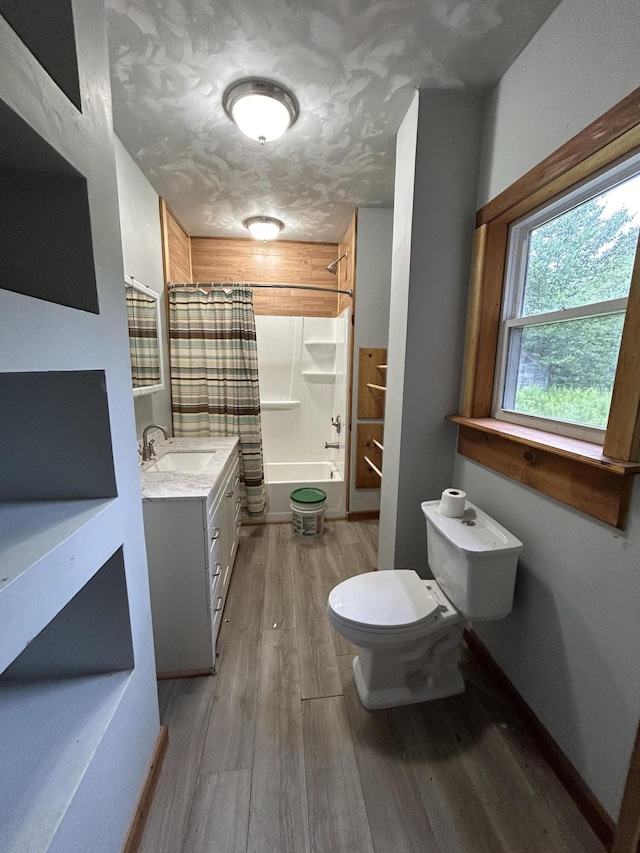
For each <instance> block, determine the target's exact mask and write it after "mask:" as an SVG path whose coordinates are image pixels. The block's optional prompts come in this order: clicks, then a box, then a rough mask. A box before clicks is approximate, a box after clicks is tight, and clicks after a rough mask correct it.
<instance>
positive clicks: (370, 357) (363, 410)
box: [358, 347, 387, 421]
mask: <svg viewBox="0 0 640 853" xmlns="http://www.w3.org/2000/svg"><path fill="white" fill-rule="evenodd" d="M386 361H387V351H386V349H385V348H384V347H376V348H374V349H369V348H367V347H360V349H359V350H358V420H375V421H380V420H382V418H383V417H384V397H383V394H384V392H385V391H386V390H387V389H386V385H383V384H382V383H383V382H385V381H386V380H385V374H384V369H385V366H386ZM380 392H382V393H380Z"/></svg>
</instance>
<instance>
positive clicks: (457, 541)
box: [421, 500, 522, 555]
mask: <svg viewBox="0 0 640 853" xmlns="http://www.w3.org/2000/svg"><path fill="white" fill-rule="evenodd" d="M421 506H422V512H423V513H424V516H425V518H427V519H428V520H429V521H430V522H431V523H432V524H433V526H434V527H435V528H437V530H438V531H439V532H440V533H441V534H442V536H444V537H445V539H448V540H449V541H450V542H451V543H452V544H453V545H455V546H456V547H457V548H460V550H461V551H464V552H465V553H466V554H474V555H480V554H489V553H493V552H496V551H500V552H501V553H502V554H504V553H505V552H507V553H508V552H512V553H517V554H519V553H520V551H522V542H521V541H520V540H519V539H518V538H517V537H516V536H514V535H513V533H510V532H509V531H508V530H507V529H506V528H505V527H503V526H502V525H501V524H498V522H497V521H495V520H494V519H493V518H491V516H490V515H487V513H486V512H483V510H481V509H480V508H479V507H477V506H476V505H475V504H472V503H471V501H467V503H466V508H465V511H464V515H463V516H462V518H448V517H446V516H444V515H440V511H439V507H440V501H439V500H435V501H424V502H423V503H422V504H421Z"/></svg>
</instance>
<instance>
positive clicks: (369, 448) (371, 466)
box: [356, 423, 383, 489]
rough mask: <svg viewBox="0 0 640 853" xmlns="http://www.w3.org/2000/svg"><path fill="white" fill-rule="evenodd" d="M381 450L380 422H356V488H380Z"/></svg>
mask: <svg viewBox="0 0 640 853" xmlns="http://www.w3.org/2000/svg"><path fill="white" fill-rule="evenodd" d="M382 450H383V444H382V424H371V423H361V424H358V427H357V432H356V489H379V488H380V478H381V477H382Z"/></svg>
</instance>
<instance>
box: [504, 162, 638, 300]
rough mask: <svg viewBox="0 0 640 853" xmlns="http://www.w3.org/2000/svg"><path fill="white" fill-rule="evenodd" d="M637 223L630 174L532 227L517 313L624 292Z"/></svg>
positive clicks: (635, 184)
mask: <svg viewBox="0 0 640 853" xmlns="http://www.w3.org/2000/svg"><path fill="white" fill-rule="evenodd" d="M639 228H640V175H635V176H634V177H632V178H629V179H628V180H626V181H623V182H622V183H620V184H618V185H617V186H615V187H612V188H611V189H609V190H607V191H606V192H604V193H602V194H601V195H599V196H597V197H596V198H594V199H591V200H590V201H586V202H584V203H583V204H581V205H579V206H577V207H574V208H573V209H571V210H569V211H567V212H566V213H563V214H561V215H560V216H557V217H556V218H555V219H552V220H550V221H549V222H545V223H544V224H543V225H541V226H540V227H539V228H535V229H533V230H532V231H531V233H530V234H529V245H528V254H527V270H526V275H525V284H524V292H523V295H522V306H521V310H520V313H519V315H518V316H521V317H528V316H531V315H534V314H542V313H543V312H545V311H559V310H561V309H563V308H574V307H577V306H579V305H588V304H590V303H592V302H601V301H604V300H607V299H619V298H621V297H625V296H628V295H629V284H630V281H631V272H632V269H633V261H634V256H635V249H636V243H637V241H638V231H639Z"/></svg>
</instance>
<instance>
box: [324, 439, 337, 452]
mask: <svg viewBox="0 0 640 853" xmlns="http://www.w3.org/2000/svg"><path fill="white" fill-rule="evenodd" d="M330 447H335V448H336V449H337V448H338V447H340V442H339V441H325V443H324V449H325V450H329V448H330Z"/></svg>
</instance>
